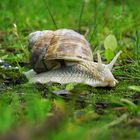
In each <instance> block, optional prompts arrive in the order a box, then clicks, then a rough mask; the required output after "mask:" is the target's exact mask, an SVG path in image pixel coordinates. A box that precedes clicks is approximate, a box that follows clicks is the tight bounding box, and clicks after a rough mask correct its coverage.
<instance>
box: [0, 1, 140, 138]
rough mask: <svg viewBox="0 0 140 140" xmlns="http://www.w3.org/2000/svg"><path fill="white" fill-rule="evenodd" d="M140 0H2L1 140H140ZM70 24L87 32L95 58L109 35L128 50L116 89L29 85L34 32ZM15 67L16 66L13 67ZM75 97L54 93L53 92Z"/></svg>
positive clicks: (117, 69) (119, 65)
mask: <svg viewBox="0 0 140 140" xmlns="http://www.w3.org/2000/svg"><path fill="white" fill-rule="evenodd" d="M139 13H140V10H139V1H138V0H135V1H133V2H132V1H131V0H127V1H123V2H122V1H121V0H115V1H113V0H103V1H99V0H93V1H92V0H87V1H83V0H78V1H74V0H70V1H65V0H59V1H52V0H48V1H45V0H40V1H39V0H34V1H27V0H19V1H17V0H12V1H10V0H5V1H3V2H0V15H1V16H0V23H1V24H0V60H3V61H4V62H0V114H1V115H0V139H4V140H7V139H11V137H13V139H18V140H21V139H35V140H36V139H42V140H43V139H50V140H59V139H60V140H65V139H67V140H68V139H75V140H76V139H80V140H92V139H95V140H102V139H108V140H112V139H113V140H114V139H116V140H118V139H119V140H124V139H127V140H132V139H139V138H140V133H139V126H140V119H139V117H140V92H139V85H140V76H139V75H140V71H139V69H140V66H139V62H140V57H139V32H138V31H139V30H140V25H139V20H140V15H139ZM56 28H71V29H74V30H76V31H80V33H81V34H85V33H86V34H87V36H86V38H87V40H88V41H89V42H90V44H91V48H92V50H93V56H94V59H95V60H96V52H97V50H100V51H101V55H102V57H103V61H104V62H106V60H107V58H106V57H105V56H104V51H105V49H104V46H103V44H104V40H105V38H106V37H107V36H108V35H109V34H113V35H114V36H115V37H116V39H117V43H118V46H117V49H116V50H115V52H114V53H116V52H117V51H118V50H120V49H121V50H122V51H123V54H122V55H121V57H120V58H119V60H118V61H117V65H116V66H115V67H114V70H113V74H114V76H115V77H116V79H118V81H119V84H118V85H117V86H116V87H114V88H92V87H89V86H87V85H83V84H77V85H76V84H68V85H60V84H50V83H48V84H45V85H39V84H28V83H27V80H26V78H25V77H24V76H23V74H22V72H23V71H27V70H29V69H30V68H31V66H30V63H29V57H28V56H29V53H28V50H27V43H28V42H27V36H28V34H29V33H30V32H32V31H36V30H44V29H52V30H55V29H56ZM15 67H16V68H15ZM62 90H63V92H64V93H65V92H70V93H71V94H70V95H69V94H66V95H65V94H64V95H56V94H54V93H56V92H58V91H59V92H62Z"/></svg>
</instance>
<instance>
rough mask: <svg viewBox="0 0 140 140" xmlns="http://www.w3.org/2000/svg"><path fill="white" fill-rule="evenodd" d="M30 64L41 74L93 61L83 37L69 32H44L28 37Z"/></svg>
mask: <svg viewBox="0 0 140 140" xmlns="http://www.w3.org/2000/svg"><path fill="white" fill-rule="evenodd" d="M28 48H29V51H30V62H31V65H32V67H33V69H34V71H35V72H37V73H41V72H45V71H49V70H51V69H57V68H59V67H63V66H64V65H75V64H76V63H77V62H80V61H84V60H86V61H93V57H92V51H91V49H90V46H89V43H88V42H87V40H86V39H85V37H84V36H83V35H80V34H79V33H77V32H75V31H73V30H70V29H60V30H56V31H51V30H44V31H37V32H33V33H31V34H30V35H29V47H28Z"/></svg>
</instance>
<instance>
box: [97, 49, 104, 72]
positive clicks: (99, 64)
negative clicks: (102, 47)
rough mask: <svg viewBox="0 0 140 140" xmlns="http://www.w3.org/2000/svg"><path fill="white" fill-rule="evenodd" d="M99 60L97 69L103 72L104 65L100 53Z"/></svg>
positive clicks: (98, 54)
mask: <svg viewBox="0 0 140 140" xmlns="http://www.w3.org/2000/svg"><path fill="white" fill-rule="evenodd" d="M97 59H98V64H97V67H98V69H99V70H102V69H103V65H102V59H101V56H100V53H99V51H98V52H97Z"/></svg>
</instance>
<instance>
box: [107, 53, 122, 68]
mask: <svg viewBox="0 0 140 140" xmlns="http://www.w3.org/2000/svg"><path fill="white" fill-rule="evenodd" d="M121 53H122V51H119V52H118V53H117V54H116V56H115V57H114V58H113V60H112V61H111V62H110V63H109V64H108V65H107V67H108V68H109V69H110V70H112V67H113V65H114V64H115V62H116V60H117V59H118V57H119V55H120V54H121Z"/></svg>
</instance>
